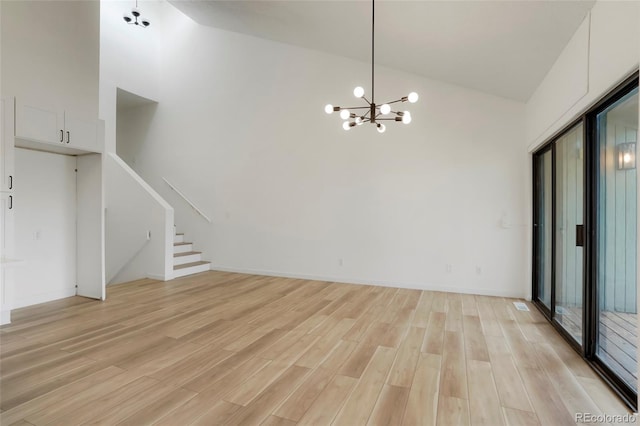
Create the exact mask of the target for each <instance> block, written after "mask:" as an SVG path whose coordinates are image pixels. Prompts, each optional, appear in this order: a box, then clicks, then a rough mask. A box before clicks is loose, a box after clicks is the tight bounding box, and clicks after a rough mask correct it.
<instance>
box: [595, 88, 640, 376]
mask: <svg viewBox="0 0 640 426" xmlns="http://www.w3.org/2000/svg"><path fill="white" fill-rule="evenodd" d="M595 120H596V128H597V147H598V165H599V167H598V191H597V193H598V197H597V217H598V222H597V235H598V241H597V248H596V250H597V258H598V262H597V276H596V279H597V290H598V292H597V294H598V304H597V307H598V321H597V322H596V325H597V328H598V332H597V339H596V342H597V344H596V351H595V352H596V356H597V357H598V359H599V360H600V361H601V362H602V363H603V364H605V365H606V366H607V367H609V368H610V369H611V370H612V371H613V373H614V374H616V375H617V376H618V377H619V378H620V379H622V380H623V381H624V382H625V383H626V384H627V385H628V386H631V387H633V388H635V386H636V383H637V379H638V362H637V358H636V354H637V336H638V332H637V324H638V321H637V312H638V311H637V294H636V291H637V286H636V276H637V275H636V268H637V267H638V265H637V260H638V252H637V242H636V238H637V232H636V227H637V223H636V222H637V208H638V204H637V193H638V192H637V169H636V158H635V157H636V143H637V140H638V88H637V87H636V88H635V89H634V90H632V91H630V92H628V93H626V94H624V96H623V97H622V98H620V99H618V100H616V101H615V102H613V103H611V104H610V105H608V106H606V108H605V109H604V110H603V111H602V112H600V113H598V114H597V115H596V117H595Z"/></svg>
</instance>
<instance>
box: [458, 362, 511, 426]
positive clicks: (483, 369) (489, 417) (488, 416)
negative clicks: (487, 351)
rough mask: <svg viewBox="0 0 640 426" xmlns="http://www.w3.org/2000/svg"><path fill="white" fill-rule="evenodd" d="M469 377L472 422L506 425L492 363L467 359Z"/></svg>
mask: <svg viewBox="0 0 640 426" xmlns="http://www.w3.org/2000/svg"><path fill="white" fill-rule="evenodd" d="M467 375H468V378H469V409H470V410H471V413H473V415H472V416H471V417H470V419H471V424H472V425H473V426H476V425H479V426H480V425H486V426H499V425H504V418H503V417H502V409H501V408H502V407H501V406H500V398H499V397H498V391H497V390H496V387H495V384H494V383H493V372H492V369H491V363H489V362H485V361H476V360H473V359H470V360H468V361H467Z"/></svg>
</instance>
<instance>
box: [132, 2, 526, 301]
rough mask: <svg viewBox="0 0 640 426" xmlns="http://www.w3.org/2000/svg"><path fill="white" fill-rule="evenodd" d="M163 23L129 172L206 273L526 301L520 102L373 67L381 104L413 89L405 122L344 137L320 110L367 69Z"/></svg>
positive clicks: (170, 20) (174, 18)
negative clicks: (207, 264)
mask: <svg viewBox="0 0 640 426" xmlns="http://www.w3.org/2000/svg"><path fill="white" fill-rule="evenodd" d="M167 13H168V15H169V16H167V17H166V18H165V21H164V22H165V27H164V29H165V30H166V31H165V33H164V34H163V37H164V38H163V40H162V43H163V52H162V58H163V61H162V72H161V80H160V88H161V90H160V96H159V98H158V100H159V105H158V108H157V111H156V113H155V117H154V119H153V121H152V124H151V126H150V128H149V132H148V136H147V138H146V139H144V140H141V141H140V142H139V146H138V147H137V148H136V152H137V154H136V169H137V170H138V171H139V172H140V173H141V175H142V176H143V177H144V178H145V179H146V180H147V181H148V182H149V183H150V184H151V185H152V186H153V187H154V188H155V189H156V190H158V191H159V192H160V194H161V195H163V196H164V197H165V199H167V201H169V202H170V203H171V204H172V205H173V206H174V208H175V209H176V223H177V225H178V229H179V230H181V231H185V232H186V233H187V239H188V240H193V241H195V243H196V249H198V250H203V251H204V252H205V258H209V259H210V260H211V261H212V262H213V264H214V268H216V267H217V268H220V269H229V270H236V271H245V272H256V273H266V274H277V275H284V276H303V277H311V278H319V279H326V280H335V281H346V282H365V283H379V284H386V285H395V286H406V287H416V288H429V289H440V290H447V291H462V292H472V293H484V294H497V295H511V296H523V295H524V294H525V292H526V284H525V283H526V282H527V277H526V276H525V272H524V271H525V269H526V264H527V258H526V255H525V254H526V250H527V249H526V246H525V240H526V234H527V233H528V232H529V231H528V229H527V228H526V226H525V217H526V212H525V210H524V205H525V203H526V201H525V198H524V194H523V191H522V188H523V186H524V182H525V179H526V164H527V163H526V161H527V155H526V150H525V148H524V146H525V145H524V141H523V139H524V134H523V128H524V105H523V104H520V103H516V102H512V101H508V100H504V99H501V98H498V97H494V96H489V95H485V94H482V93H479V92H475V91H471V90H466V89H463V88H460V87H456V86H452V85H447V84H443V83H439V82H435V81H431V80H426V79H423V78H419V77H417V76H414V75H410V74H406V73H401V72H396V71H392V70H388V69H383V68H380V69H378V72H377V74H376V81H377V86H376V94H377V95H378V100H380V99H381V98H386V97H388V98H395V97H399V96H402V95H406V94H407V93H408V92H410V91H411V90H416V91H417V92H419V93H420V95H421V99H420V102H419V103H418V104H415V105H411V106H410V109H411V111H412V115H413V117H414V121H413V123H411V124H410V125H409V126H404V125H400V124H397V125H396V124H391V125H389V128H388V130H387V133H385V134H384V135H379V134H378V133H377V132H376V131H375V130H374V128H373V126H363V127H361V128H357V129H353V130H351V131H350V132H348V133H347V132H345V131H344V130H342V127H341V124H342V122H341V120H340V119H339V118H338V117H337V116H335V115H334V116H327V115H326V114H324V113H323V107H324V105H325V104H326V103H329V102H331V103H334V104H339V103H340V102H343V103H347V104H353V103H356V100H355V99H354V98H353V95H352V90H353V87H354V86H356V85H358V84H361V85H363V86H365V87H366V88H368V86H369V69H370V66H369V65H368V64H365V63H361V62H356V61H352V60H349V59H345V58H341V57H337V56H332V55H327V54H323V53H319V52H315V51H311V50H306V49H302V48H297V47H292V46H288V45H283V44H279V43H274V42H270V41H266V40H261V39H257V38H252V37H249V36H245V35H240V34H234V33H230V32H225V31H221V30H216V29H213V28H207V27H200V26H198V25H197V24H195V23H193V22H192V21H190V20H189V19H188V18H186V17H184V16H182V15H180V14H179V13H178V12H177V11H168V12H167ZM133 91H134V92H135V88H134V89H133ZM407 107H408V108H409V106H407ZM162 177H166V178H167V179H169V180H170V181H171V182H172V183H174V184H176V185H177V186H178V187H179V188H180V189H181V190H183V191H184V192H185V194H186V195H187V197H189V198H191V199H192V200H193V201H194V202H195V203H196V205H198V207H200V208H201V209H202V210H203V211H204V212H205V213H207V214H208V215H210V216H213V218H214V223H213V224H212V225H211V224H208V223H207V222H206V221H204V220H203V219H202V218H200V217H199V216H197V215H195V213H194V212H193V211H192V210H191V209H190V208H189V207H188V206H187V205H186V204H185V203H184V202H183V201H182V200H181V199H179V198H178V197H177V196H176V195H175V194H174V193H173V192H171V191H170V190H169V188H168V187H167V186H166V184H164V183H163V182H162ZM447 265H451V272H448V271H447Z"/></svg>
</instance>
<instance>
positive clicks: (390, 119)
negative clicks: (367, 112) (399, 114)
mask: <svg viewBox="0 0 640 426" xmlns="http://www.w3.org/2000/svg"><path fill="white" fill-rule="evenodd" d="M376 121H398V120H396V118H395V117H392V118H376Z"/></svg>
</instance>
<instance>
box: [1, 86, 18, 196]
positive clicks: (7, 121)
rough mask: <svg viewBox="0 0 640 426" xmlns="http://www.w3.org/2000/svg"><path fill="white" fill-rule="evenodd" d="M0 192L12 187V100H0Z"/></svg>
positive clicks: (11, 189) (7, 98) (10, 190)
mask: <svg viewBox="0 0 640 426" xmlns="http://www.w3.org/2000/svg"><path fill="white" fill-rule="evenodd" d="M0 126H1V127H0V129H1V130H0V177H1V179H2V181H1V182H0V192H12V191H13V187H14V180H15V175H14V165H13V158H14V143H13V98H10V97H6V98H4V97H3V98H0Z"/></svg>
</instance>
